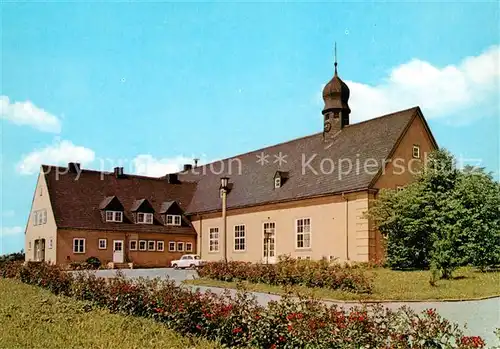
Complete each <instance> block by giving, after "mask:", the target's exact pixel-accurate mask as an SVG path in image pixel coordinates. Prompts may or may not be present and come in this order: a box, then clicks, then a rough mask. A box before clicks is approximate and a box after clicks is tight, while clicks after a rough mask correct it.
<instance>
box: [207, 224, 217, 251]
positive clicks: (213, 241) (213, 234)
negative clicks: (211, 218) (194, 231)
mask: <svg viewBox="0 0 500 349" xmlns="http://www.w3.org/2000/svg"><path fill="white" fill-rule="evenodd" d="M208 251H209V252H219V228H210V230H209V234H208Z"/></svg>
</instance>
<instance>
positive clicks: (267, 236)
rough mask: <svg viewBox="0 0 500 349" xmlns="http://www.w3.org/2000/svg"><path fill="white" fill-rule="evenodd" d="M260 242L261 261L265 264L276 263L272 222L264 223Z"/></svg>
mask: <svg viewBox="0 0 500 349" xmlns="http://www.w3.org/2000/svg"><path fill="white" fill-rule="evenodd" d="M262 243H263V251H264V255H263V262H264V263H266V264H273V263H276V224H275V223H274V222H267V223H264V231H263V240H262Z"/></svg>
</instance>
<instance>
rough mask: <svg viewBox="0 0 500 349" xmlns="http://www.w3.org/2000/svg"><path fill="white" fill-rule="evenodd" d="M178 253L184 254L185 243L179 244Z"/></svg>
mask: <svg viewBox="0 0 500 349" xmlns="http://www.w3.org/2000/svg"><path fill="white" fill-rule="evenodd" d="M177 251H179V252H183V251H184V243H183V242H178V243H177Z"/></svg>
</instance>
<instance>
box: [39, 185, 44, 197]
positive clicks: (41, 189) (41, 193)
mask: <svg viewBox="0 0 500 349" xmlns="http://www.w3.org/2000/svg"><path fill="white" fill-rule="evenodd" d="M39 192H40V196H42V195H43V188H42V187H40V189H39Z"/></svg>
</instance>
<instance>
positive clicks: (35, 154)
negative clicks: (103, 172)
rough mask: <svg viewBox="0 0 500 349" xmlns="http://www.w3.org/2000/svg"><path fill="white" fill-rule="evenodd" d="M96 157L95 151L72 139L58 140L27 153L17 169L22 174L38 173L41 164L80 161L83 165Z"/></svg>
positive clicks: (61, 163) (64, 163) (62, 163)
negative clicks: (79, 144)
mask: <svg viewBox="0 0 500 349" xmlns="http://www.w3.org/2000/svg"><path fill="white" fill-rule="evenodd" d="M94 159H95V153H94V151H93V150H91V149H89V148H85V147H82V146H76V145H74V144H73V143H71V142H70V141H66V140H63V141H56V142H55V143H54V144H52V145H49V146H47V147H45V148H42V149H37V150H34V151H32V152H31V153H29V154H28V155H25V156H24V157H23V158H22V160H21V161H20V162H19V163H18V164H17V171H18V172H19V173H20V174H22V175H31V174H34V173H38V171H39V169H40V165H42V164H50V165H67V164H68V162H80V163H82V166H83V165H84V164H86V163H87V164H88V163H90V162H92V161H94Z"/></svg>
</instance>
